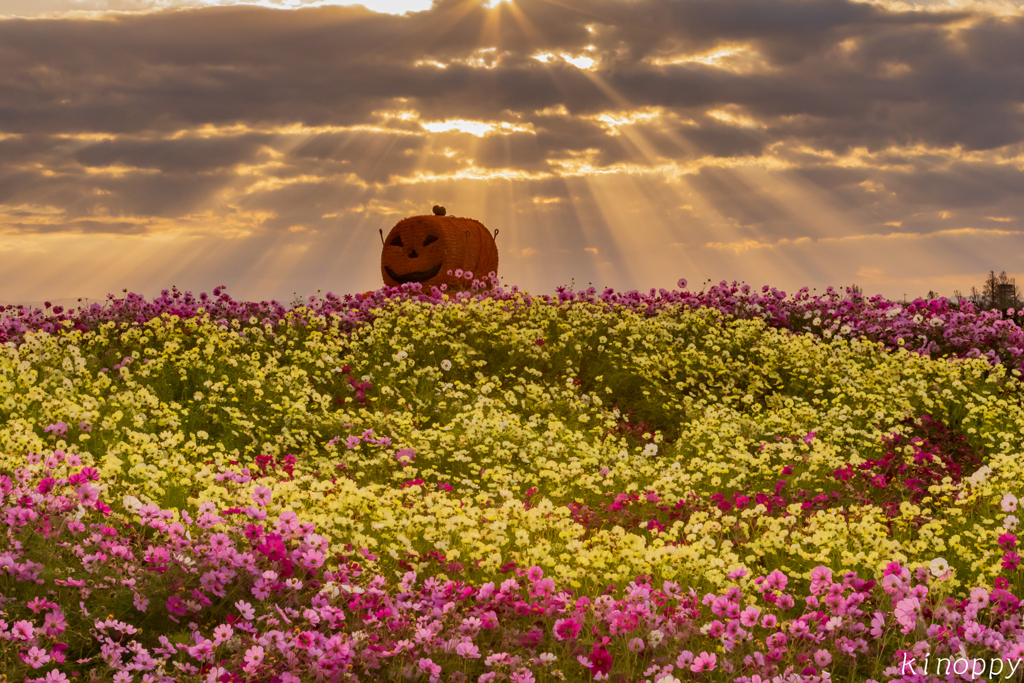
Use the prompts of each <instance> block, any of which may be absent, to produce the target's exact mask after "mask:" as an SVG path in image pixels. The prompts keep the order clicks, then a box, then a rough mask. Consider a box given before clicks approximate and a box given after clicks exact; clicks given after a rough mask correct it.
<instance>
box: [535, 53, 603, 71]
mask: <svg viewBox="0 0 1024 683" xmlns="http://www.w3.org/2000/svg"><path fill="white" fill-rule="evenodd" d="M533 58H534V59H536V60H537V61H538V62H544V63H545V64H550V63H552V62H553V61H555V60H557V59H558V58H561V59H562V60H563V61H565V62H567V63H569V64H572V65H573V66H574V67H576V68H577V69H592V68H594V65H595V64H597V60H595V59H594V58H593V57H588V56H586V55H580V56H579V57H574V56H572V55H570V54H568V53H565V52H560V53H558V54H554V53H552V52H538V53H537V54H535V55H533Z"/></svg>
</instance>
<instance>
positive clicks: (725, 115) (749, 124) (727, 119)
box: [707, 109, 766, 128]
mask: <svg viewBox="0 0 1024 683" xmlns="http://www.w3.org/2000/svg"><path fill="white" fill-rule="evenodd" d="M707 114H708V116H710V117H711V118H714V119H718V120H719V121H722V122H723V123H730V124H732V125H734V126H740V127H741V128H765V127H766V126H765V125H764V124H763V123H761V122H760V121H757V120H755V119H752V118H750V117H749V116H745V115H743V114H733V113H731V112H727V111H724V110H722V109H714V110H712V111H709V112H707Z"/></svg>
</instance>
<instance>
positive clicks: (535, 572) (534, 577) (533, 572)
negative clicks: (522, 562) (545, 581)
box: [526, 565, 544, 582]
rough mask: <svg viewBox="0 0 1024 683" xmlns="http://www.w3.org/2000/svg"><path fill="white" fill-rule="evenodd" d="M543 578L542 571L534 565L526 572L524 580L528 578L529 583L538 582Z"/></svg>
mask: <svg viewBox="0 0 1024 683" xmlns="http://www.w3.org/2000/svg"><path fill="white" fill-rule="evenodd" d="M543 576H544V570H543V569H541V568H540V567H538V566H537V565H534V566H532V567H530V568H529V569H527V570H526V578H528V579H529V580H530V581H533V582H536V581H540V580H541V578H543Z"/></svg>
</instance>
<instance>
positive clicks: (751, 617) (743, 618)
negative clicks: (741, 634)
mask: <svg viewBox="0 0 1024 683" xmlns="http://www.w3.org/2000/svg"><path fill="white" fill-rule="evenodd" d="M759 616H761V610H760V609H758V608H757V607H754V606H753V605H750V606H749V607H747V608H746V609H745V610H743V611H742V612H740V623H741V624H743V625H744V626H746V627H747V628H752V627H754V626H757V618H758V617H759Z"/></svg>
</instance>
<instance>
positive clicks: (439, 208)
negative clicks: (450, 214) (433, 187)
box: [434, 204, 447, 216]
mask: <svg viewBox="0 0 1024 683" xmlns="http://www.w3.org/2000/svg"><path fill="white" fill-rule="evenodd" d="M445 213H447V212H446V211H445V210H444V207H443V206H441V205H439V204H434V215H435V216H443V215H445Z"/></svg>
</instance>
